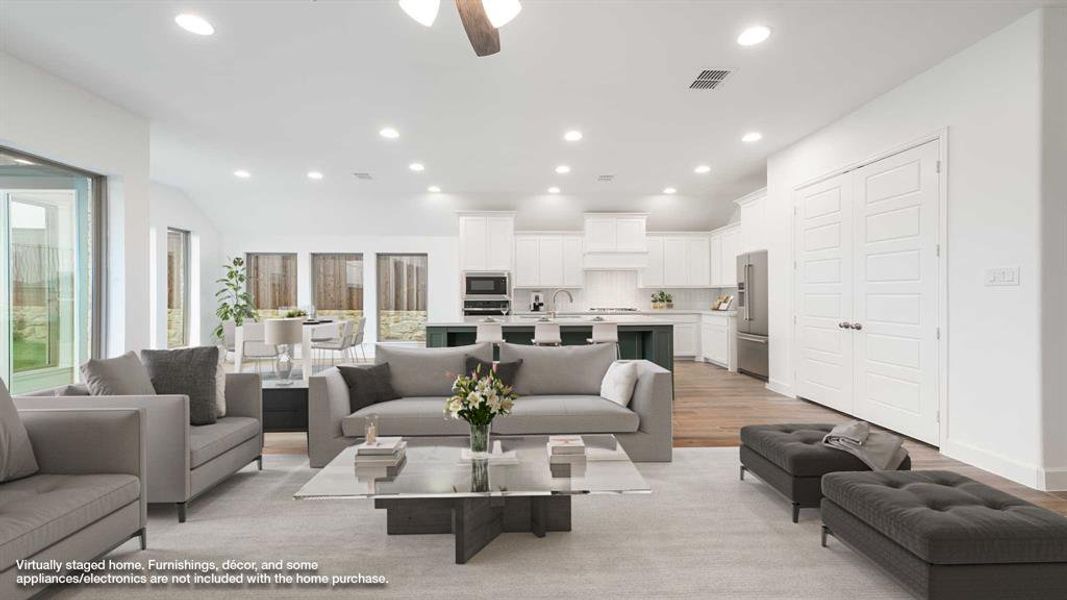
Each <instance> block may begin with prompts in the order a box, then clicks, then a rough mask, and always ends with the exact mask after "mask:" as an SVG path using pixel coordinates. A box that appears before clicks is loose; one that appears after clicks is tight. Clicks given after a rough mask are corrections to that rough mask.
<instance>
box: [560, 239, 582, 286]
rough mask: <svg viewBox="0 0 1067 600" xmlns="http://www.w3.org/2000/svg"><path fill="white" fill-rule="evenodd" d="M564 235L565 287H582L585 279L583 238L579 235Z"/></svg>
mask: <svg viewBox="0 0 1067 600" xmlns="http://www.w3.org/2000/svg"><path fill="white" fill-rule="evenodd" d="M562 237H563V287H569V288H580V287H582V284H583V283H584V280H585V271H584V270H583V269H582V238H581V237H580V236H577V235H564V236H562Z"/></svg>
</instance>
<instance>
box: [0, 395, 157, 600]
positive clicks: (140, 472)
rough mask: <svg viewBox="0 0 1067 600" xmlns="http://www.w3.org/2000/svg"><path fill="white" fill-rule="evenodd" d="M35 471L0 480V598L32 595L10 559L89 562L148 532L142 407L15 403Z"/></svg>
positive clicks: (32, 590)
mask: <svg viewBox="0 0 1067 600" xmlns="http://www.w3.org/2000/svg"><path fill="white" fill-rule="evenodd" d="M19 417H20V418H21V420H22V423H23V424H24V425H25V426H26V430H27V432H28V433H29V438H30V443H31V444H32V445H33V452H34V455H35V456H36V459H37V464H38V466H39V469H40V470H39V471H38V472H37V473H36V474H34V475H31V476H30V477H25V478H23V479H17V480H15V481H8V482H6V483H2V484H0V512H2V513H3V514H4V517H5V518H4V519H2V520H0V540H3V541H2V542H0V597H3V598H13V599H15V598H29V597H31V596H33V595H34V594H37V593H39V592H40V591H41V590H42V589H43V586H36V587H30V586H20V585H17V584H16V579H15V578H16V575H17V574H18V573H17V571H18V569H17V568H16V567H15V561H17V560H22V559H34V560H49V559H55V560H59V561H60V562H61V563H64V564H65V563H66V562H68V561H72V560H80V561H89V560H93V559H95V558H97V557H99V556H102V555H104V554H106V553H108V552H110V551H111V550H113V549H115V548H116V547H118V546H120V545H121V544H123V543H124V542H126V541H127V540H129V539H131V538H133V537H140V539H141V549H142V550H143V549H145V548H146V546H147V542H148V537H147V533H146V527H147V518H146V505H145V502H146V498H147V496H146V489H145V470H146V460H145V419H144V411H142V410H140V409H68V410H20V411H19Z"/></svg>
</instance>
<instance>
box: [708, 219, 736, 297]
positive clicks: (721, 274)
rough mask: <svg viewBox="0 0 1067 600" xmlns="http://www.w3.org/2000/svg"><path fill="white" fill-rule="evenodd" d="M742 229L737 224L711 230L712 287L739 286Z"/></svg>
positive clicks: (710, 270) (709, 253) (710, 271)
mask: <svg viewBox="0 0 1067 600" xmlns="http://www.w3.org/2000/svg"><path fill="white" fill-rule="evenodd" d="M739 238H740V229H739V227H738V226H737V225H728V226H726V227H720V228H719V229H716V230H715V231H712V232H711V237H710V240H709V252H708V255H709V260H710V261H711V267H710V269H709V273H710V276H711V287H736V286H737V255H738V253H739V251H738V249H739V245H740V244H739Z"/></svg>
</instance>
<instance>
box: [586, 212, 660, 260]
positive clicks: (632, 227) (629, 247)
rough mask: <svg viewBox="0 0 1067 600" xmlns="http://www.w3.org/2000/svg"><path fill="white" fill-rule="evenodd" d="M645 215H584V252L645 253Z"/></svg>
mask: <svg viewBox="0 0 1067 600" xmlns="http://www.w3.org/2000/svg"><path fill="white" fill-rule="evenodd" d="M646 219H647V216H646V215H643V214H637V213H590V214H586V215H585V251H586V252H587V253H597V252H620V253H625V252H636V253H641V252H645V251H647V249H648V247H647V244H646V240H645V221H646Z"/></svg>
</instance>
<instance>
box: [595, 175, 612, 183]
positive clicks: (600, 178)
mask: <svg viewBox="0 0 1067 600" xmlns="http://www.w3.org/2000/svg"><path fill="white" fill-rule="evenodd" d="M596 180H597V181H607V182H611V181H615V176H614V175H597V176H596Z"/></svg>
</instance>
